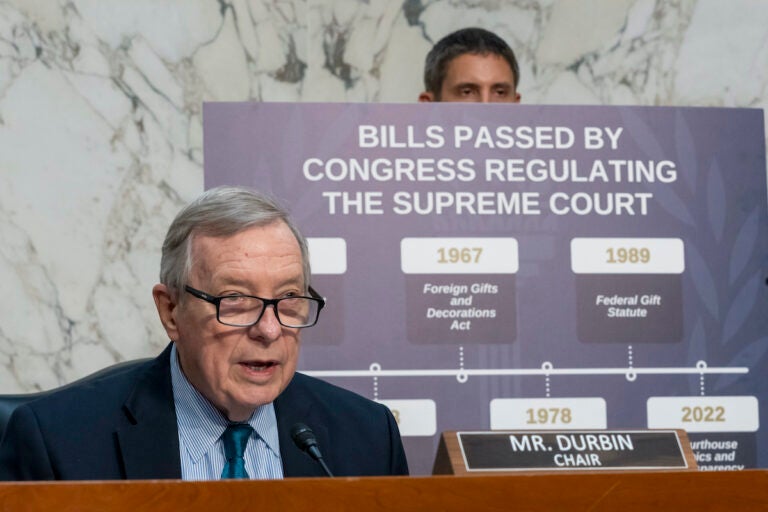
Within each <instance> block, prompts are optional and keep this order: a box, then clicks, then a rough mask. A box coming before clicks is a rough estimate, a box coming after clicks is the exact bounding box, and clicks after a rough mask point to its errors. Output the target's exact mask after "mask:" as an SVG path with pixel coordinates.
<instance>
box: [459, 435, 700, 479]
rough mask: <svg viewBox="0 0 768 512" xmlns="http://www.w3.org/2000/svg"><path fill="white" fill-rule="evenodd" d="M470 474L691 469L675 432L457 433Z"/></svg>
mask: <svg viewBox="0 0 768 512" xmlns="http://www.w3.org/2000/svg"><path fill="white" fill-rule="evenodd" d="M457 438H458V441H459V446H460V448H461V454H462V456H463V458H464V465H465V468H466V471H467V472H475V471H477V472H481V471H485V472H492V471H499V472H505V471H553V470H556V471H558V470H590V471H594V470H653V469H666V470H669V469H688V468H689V466H688V462H687V461H686V457H685V454H684V449H683V445H682V443H681V440H680V436H679V435H678V432H676V431H674V430H653V431H647V430H574V431H558V432H544V431H507V432H499V431H492V432H457Z"/></svg>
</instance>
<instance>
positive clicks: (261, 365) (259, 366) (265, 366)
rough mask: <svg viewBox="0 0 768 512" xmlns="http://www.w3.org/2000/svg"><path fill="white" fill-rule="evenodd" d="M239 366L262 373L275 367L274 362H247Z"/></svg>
mask: <svg viewBox="0 0 768 512" xmlns="http://www.w3.org/2000/svg"><path fill="white" fill-rule="evenodd" d="M240 364H241V365H243V366H245V367H246V368H248V369H249V370H251V371H253V372H264V371H267V370H269V369H271V368H274V367H275V366H277V363H276V362H275V361H247V362H243V363H240Z"/></svg>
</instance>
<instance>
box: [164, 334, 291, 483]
mask: <svg viewBox="0 0 768 512" xmlns="http://www.w3.org/2000/svg"><path fill="white" fill-rule="evenodd" d="M171 383H172V385H173V401H174V404H175V406H176V423H177V425H178V428H179V448H180V456H181V478H182V479H183V480H218V479H220V478H221V472H222V471H223V469H224V464H225V462H226V458H225V457H224V446H223V445H222V443H221V439H220V438H221V434H223V433H224V430H225V429H226V428H227V424H228V423H229V422H228V421H227V418H225V417H224V415H223V414H221V413H220V412H219V411H218V409H216V408H215V407H214V406H213V405H212V404H211V403H210V402H209V401H208V400H207V399H206V398H205V397H204V396H203V395H201V394H200V393H199V392H198V391H197V390H196V389H195V388H194V387H193V386H192V384H190V383H189V381H188V380H187V378H186V376H185V375H184V372H182V371H181V367H180V366H179V361H178V354H177V352H176V344H174V345H173V347H172V349H171ZM248 424H249V425H251V426H252V427H253V430H254V433H253V434H251V437H250V439H249V440H248V445H247V446H246V448H245V470H246V471H247V472H248V475H249V476H250V478H251V479H254V480H255V479H279V478H283V464H282V461H281V459H280V442H279V439H278V435H277V417H276V416H275V408H274V406H273V405H272V404H271V403H270V404H267V405H263V406H261V407H259V408H257V409H256V410H255V411H254V412H253V414H252V415H251V417H250V419H249V420H248Z"/></svg>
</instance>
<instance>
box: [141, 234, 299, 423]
mask: <svg viewBox="0 0 768 512" xmlns="http://www.w3.org/2000/svg"><path fill="white" fill-rule="evenodd" d="M191 244H192V247H191V251H192V268H191V272H190V275H189V278H188V284H189V286H191V287H193V288H197V289H198V290H202V291H204V292H206V293H209V294H211V295H217V296H219V295H230V294H245V295H256V296H258V297H263V298H279V297H285V296H288V295H304V293H305V290H304V274H303V265H302V258H301V250H300V249H299V244H298V242H297V241H296V238H295V237H294V235H293V233H292V232H291V230H290V229H289V228H288V226H287V225H286V224H285V223H284V222H281V221H279V222H274V223H272V224H269V225H267V226H257V227H252V228H249V229H247V230H245V231H242V232H240V233H237V234H235V235H233V236H231V237H227V238H213V237H209V236H202V235H198V236H194V238H193V239H192V241H191ZM162 286H163V285H157V286H156V287H155V301H156V303H158V309H160V308H161V302H162V300H161V301H158V296H157V293H158V291H157V290H158V287H162ZM169 309H170V311H169V315H170V319H169V321H168V322H167V321H165V320H164V322H163V323H164V325H165V326H166V330H167V331H168V334H169V336H170V337H171V339H172V340H174V341H175V342H176V347H177V350H178V353H179V361H180V363H181V367H182V370H183V371H184V374H185V375H186V377H187V379H188V380H189V381H190V382H191V383H192V385H193V386H194V387H195V388H196V389H197V390H198V391H199V392H200V393H202V394H203V395H204V396H205V397H206V398H207V399H208V400H209V401H210V402H211V403H213V405H214V406H216V407H217V408H218V409H219V410H220V411H221V412H222V413H224V414H225V415H226V416H227V417H228V418H229V419H230V420H232V421H243V420H245V419H247V418H248V417H250V415H251V413H252V412H253V410H254V409H255V408H256V407H258V406H260V405H263V404H267V403H270V402H272V401H273V400H274V399H275V398H277V396H278V395H279V394H280V393H281V392H282V391H283V390H284V389H285V388H286V386H287V385H288V383H289V382H290V381H291V378H292V377H293V374H294V372H295V370H296V362H297V359H298V356H299V330H298V329H292V328H288V327H283V326H282V325H280V324H279V323H278V321H277V318H276V317H275V312H274V309H273V308H272V307H268V308H267V309H266V310H265V311H264V314H263V316H262V317H261V319H260V320H259V322H258V323H257V324H255V325H252V326H251V327H230V326H227V325H223V324H221V323H219V322H218V321H217V320H216V307H215V306H214V305H213V304H211V303H208V302H205V301H203V300H200V299H198V298H195V297H193V296H192V295H189V294H187V295H186V296H184V297H183V299H182V300H181V301H179V303H178V304H170V305H169ZM160 313H161V318H162V317H163V312H162V311H161V312H160ZM169 325H170V328H169Z"/></svg>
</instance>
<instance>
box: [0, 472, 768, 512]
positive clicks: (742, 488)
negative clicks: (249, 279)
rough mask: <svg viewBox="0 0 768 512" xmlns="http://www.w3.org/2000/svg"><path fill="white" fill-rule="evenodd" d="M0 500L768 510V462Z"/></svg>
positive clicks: (125, 509)
mask: <svg viewBox="0 0 768 512" xmlns="http://www.w3.org/2000/svg"><path fill="white" fill-rule="evenodd" d="M0 510H2V511H12V512H24V511H27V510H34V511H38V510H39V511H46V512H69V511H72V512H74V511H77V512H96V511H98V512H139V511H174V512H175V511H185V512H234V511H240V510H243V511H245V510H248V511H258V510H269V511H297V510H308V511H309V510H311V511H313V512H323V511H334V512H335V511H355V512H360V511H363V512H368V511H377V510H395V511H419V512H423V511H431V510H440V511H457V512H459V511H460V512H474V511H496V510H498V511H518V512H523V511H526V512H536V511H569V512H579V511H585V512H586V511H592V512H600V511H605V512H608V511H610V512H615V511H621V512H633V511H652V512H661V511H665V510H691V511H696V512H704V511H714V510H727V511H734V510H743V511H750V512H755V511H768V471H765V470H749V471H741V472H725V473H709V472H686V471H681V472H671V473H660V472H653V473H599V474H595V473H590V474H575V473H571V474H540V475H530V474H528V475H518V476H465V477H453V476H433V477H387V478H335V479H321V478H318V479H291V480H280V481H216V482H181V481H163V480H157V481H131V482H53V483H42V482H21V483H0Z"/></svg>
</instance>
